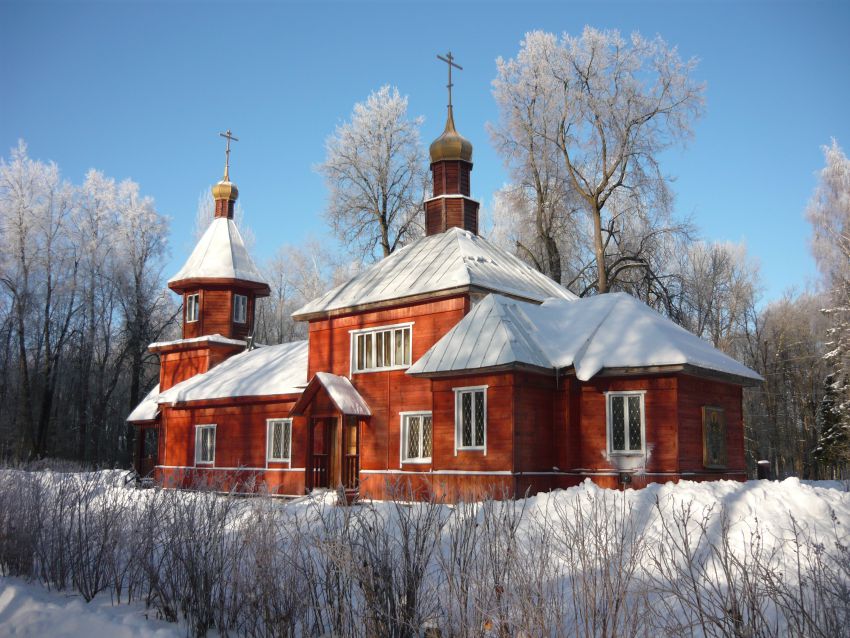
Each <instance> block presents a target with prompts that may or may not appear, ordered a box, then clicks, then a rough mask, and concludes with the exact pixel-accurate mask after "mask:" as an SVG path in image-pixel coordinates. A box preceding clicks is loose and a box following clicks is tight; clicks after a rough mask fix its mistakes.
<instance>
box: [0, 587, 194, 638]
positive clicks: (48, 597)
mask: <svg viewBox="0 0 850 638" xmlns="http://www.w3.org/2000/svg"><path fill="white" fill-rule="evenodd" d="M185 635H186V631H185V629H183V628H181V627H179V626H178V625H175V624H173V623H167V622H164V621H162V620H155V619H153V618H152V612H151V611H149V610H146V609H145V608H144V606H143V605H138V604H133V605H116V606H113V605H112V604H111V602H110V600H109V596H104V597H99V598H96V599H95V600H93V601H92V602H90V603H88V604H87V603H86V602H85V601H84V600H83V599H82V597H81V596H79V595H77V594H74V593H68V592H55V591H48V590H47V589H45V588H44V587H42V586H41V585H38V584H31V583H27V582H26V581H24V580H22V579H20V578H9V577H0V636H2V637H3V638H5V637H6V636H32V637H33V638H42V637H43V636H53V637H54V638H76V637H78V636H85V637H86V638H131V637H134V638H171V637H172V636H185Z"/></svg>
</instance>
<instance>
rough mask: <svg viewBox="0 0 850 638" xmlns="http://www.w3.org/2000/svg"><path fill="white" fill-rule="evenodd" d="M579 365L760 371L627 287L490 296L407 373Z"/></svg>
mask: <svg viewBox="0 0 850 638" xmlns="http://www.w3.org/2000/svg"><path fill="white" fill-rule="evenodd" d="M515 363H520V364H525V365H530V366H535V367H540V368H559V369H561V368H569V367H572V368H574V369H575V373H576V377H577V378H578V379H580V380H582V381H587V380H588V379H590V378H591V377H593V376H594V375H595V374H597V373H598V372H600V371H601V370H603V369H606V368H647V367H654V366H670V365H687V366H692V367H695V368H701V369H704V370H709V371H714V372H719V373H723V374H727V375H732V376H736V377H742V378H745V379H753V380H761V377H760V376H759V375H758V374H757V373H756V372H754V371H753V370H750V369H749V368H748V367H746V366H745V365H743V364H741V363H739V362H737V361H735V360H734V359H732V358H731V357H729V356H727V355H725V354H723V353H722V352H720V351H719V350H717V349H716V348H714V347H713V346H712V345H711V344H710V343H708V342H707V341H704V340H703V339H700V338H699V337H697V336H696V335H694V334H692V333H690V332H688V331H687V330H685V329H684V328H682V327H681V326H678V325H676V324H675V323H673V322H672V321H670V320H669V319H667V318H666V317H663V316H662V315H660V314H658V313H657V312H655V311H654V310H652V309H651V308H650V307H648V306H647V305H646V304H644V303H643V302H641V301H639V300H638V299H635V298H634V297H632V296H630V295H628V294H626V293H610V294H605V295H597V296H595V297H590V298H585V299H577V300H573V301H565V300H563V299H549V300H547V301H545V302H544V303H543V304H542V305H536V304H532V303H526V302H522V301H517V300H515V299H508V298H506V297H503V296H500V295H488V296H487V297H486V298H485V299H483V300H482V301H481V302H479V303H478V304H477V305H476V306H475V307H474V308H473V309H472V311H471V312H470V313H469V314H468V315H467V316H466V317H464V318H463V319H462V320H461V321H460V322H459V323H458V324H457V325H456V326H455V327H454V328H452V329H451V330H450V331H449V332H448V333H447V334H446V335H445V336H444V337H443V338H442V339H440V340H439V341H438V342H437V343H436V344H434V346H433V347H431V349H430V350H428V352H426V353H425V354H424V355H423V356H422V357H421V358H420V359H419V360H418V361H416V362H415V363H414V364H413V366H411V367H410V368H409V369H408V371H407V372H408V374H432V373H438V372H452V371H461V370H471V369H477V368H489V367H496V366H503V365H508V364H515Z"/></svg>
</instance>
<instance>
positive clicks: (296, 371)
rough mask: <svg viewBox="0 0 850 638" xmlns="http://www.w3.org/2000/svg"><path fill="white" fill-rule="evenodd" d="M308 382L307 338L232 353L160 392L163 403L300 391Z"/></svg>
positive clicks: (160, 401) (297, 392)
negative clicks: (203, 370) (208, 367)
mask: <svg viewBox="0 0 850 638" xmlns="http://www.w3.org/2000/svg"><path fill="white" fill-rule="evenodd" d="M306 385H307V342H306V341H293V342H291V343H282V344H280V345H276V346H261V347H259V348H256V349H254V350H246V351H245V352H240V353H239V354H236V355H233V356H232V357H230V358H229V359H226V360H225V361H223V362H222V363H220V364H218V365H217V366H216V367H214V368H212V369H211V370H209V371H207V372H204V373H203V374H198V375H196V376H194V377H191V378H189V379H186V380H185V381H182V382H181V383H178V384H177V385H175V386H173V387H171V388H169V389H168V390H166V391H165V392H163V393H162V394H160V395H159V397H158V398H157V402H158V403H160V404H171V405H174V404H176V403H183V402H187V401H202V400H209V399H224V398H229V397H253V396H269V395H280V394H299V393H301V392H302V390H303V389H304V387H305V386H306Z"/></svg>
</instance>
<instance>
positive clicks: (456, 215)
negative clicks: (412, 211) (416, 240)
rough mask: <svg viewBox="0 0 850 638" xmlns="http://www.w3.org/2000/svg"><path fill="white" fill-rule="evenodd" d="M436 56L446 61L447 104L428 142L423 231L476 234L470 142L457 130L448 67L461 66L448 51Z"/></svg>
mask: <svg viewBox="0 0 850 638" xmlns="http://www.w3.org/2000/svg"><path fill="white" fill-rule="evenodd" d="M437 58H439V59H440V60H442V61H443V62H445V63H446V64H447V65H448V69H449V83H448V86H447V88H448V90H449V104H448V115H447V116H446V128H445V130H443V133H442V135H440V137H438V138H437V139H436V140H434V142H433V143H432V144H431V174H432V177H433V184H434V196H433V197H431V198H430V199H428V200H426V201H425V231H426V234H428V235H436V234H437V233H442V232H444V231H446V230H448V229H449V228H453V227H457V228H463V229H465V230H468V231H471V232H473V233H475V234H478V206H479V203H478V202H477V201H476V200H474V199H472V198H471V197H470V178H469V174H470V173H471V172H472V143H471V142H470V141H469V140H467V139H466V138H464V137H463V136H462V135H461V134H460V133H458V132H457V129H456V128H455V120H454V111H453V108H452V86H453V84H452V67H454V68H456V69H462V67H460V66H458V65H457V64H455V63H454V57H453V56H452V54H451V52H449V53H448V54H447V55H446V57H443V56H441V55H438V56H437Z"/></svg>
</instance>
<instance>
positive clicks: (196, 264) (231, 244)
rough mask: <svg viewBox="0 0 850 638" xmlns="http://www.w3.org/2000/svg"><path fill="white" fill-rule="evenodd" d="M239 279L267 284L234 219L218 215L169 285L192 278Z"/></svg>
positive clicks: (169, 281)
mask: <svg viewBox="0 0 850 638" xmlns="http://www.w3.org/2000/svg"><path fill="white" fill-rule="evenodd" d="M207 278H213V279H238V280H240V281H247V282H251V283H258V284H265V281H264V279H263V276H262V275H261V274H260V271H259V270H258V269H257V266H256V265H255V264H254V261H253V260H252V259H251V255H249V254H248V249H247V248H246V247H245V242H244V241H243V240H242V235H240V234H239V229H238V228H237V227H236V224H235V223H234V222H233V220H232V219H228V218H226V217H216V218H215V219H213V221H212V223H211V224H210V225H209V228H207V230H206V232H204V234H203V235H202V236H201V239H200V240H199V241H198V243H197V245H196V246H195V249H194V250H193V251H192V254H191V255H189V259H188V260H186V263H185V264H183V267H182V268H181V269H180V270H179V271H178V272H177V274H176V275H174V276H173V277H172V278H171V279H169V280H168V285H169V286H171V285H173V284H176V283H179V282H182V281H186V280H189V279H207Z"/></svg>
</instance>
